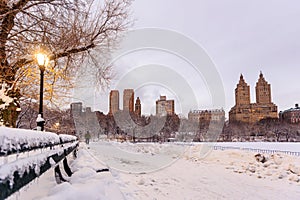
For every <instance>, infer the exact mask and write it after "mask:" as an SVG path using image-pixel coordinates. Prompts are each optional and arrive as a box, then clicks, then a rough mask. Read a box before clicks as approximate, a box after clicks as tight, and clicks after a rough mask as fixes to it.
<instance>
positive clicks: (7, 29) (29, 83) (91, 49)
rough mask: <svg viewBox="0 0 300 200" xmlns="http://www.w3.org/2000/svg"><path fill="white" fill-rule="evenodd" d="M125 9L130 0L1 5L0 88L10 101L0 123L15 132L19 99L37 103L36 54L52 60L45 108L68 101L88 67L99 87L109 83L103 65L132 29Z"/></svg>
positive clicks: (6, 1) (16, 0)
mask: <svg viewBox="0 0 300 200" xmlns="http://www.w3.org/2000/svg"><path fill="white" fill-rule="evenodd" d="M129 5H130V0H98V1H94V0H0V84H1V85H4V87H0V88H4V91H3V92H2V93H3V95H2V96H3V97H4V96H5V97H9V98H11V99H13V101H10V102H9V103H7V101H4V100H3V99H0V104H1V106H0V121H2V122H3V123H4V124H5V125H7V126H15V121H16V119H17V115H18V107H19V98H20V97H21V96H25V97H26V98H32V99H38V98H37V96H38V93H39V89H38V87H39V81H40V79H39V68H38V66H37V63H36V61H35V56H34V55H35V54H36V53H37V52H39V51H43V52H44V53H46V54H47V55H48V56H49V59H50V62H49V65H48V66H47V68H46V71H45V100H47V101H49V102H53V103H57V102H58V101H56V100H57V97H59V98H61V97H64V96H66V95H67V94H68V91H69V89H70V88H72V87H73V86H74V81H75V80H74V77H76V73H77V72H78V71H79V69H82V67H84V66H87V65H88V66H89V69H91V70H92V72H93V74H95V76H96V77H97V78H96V79H95V80H97V83H98V84H99V85H103V84H106V83H108V81H109V79H110V68H111V67H110V66H107V64H106V62H105V61H106V60H107V58H108V56H109V52H110V50H112V48H113V47H114V45H115V44H116V42H117V41H118V38H119V37H120V35H121V33H122V32H123V31H125V30H126V29H127V28H128V26H129V24H130V22H129V20H128V12H129ZM2 96H1V97H2ZM1 97H0V98H1Z"/></svg>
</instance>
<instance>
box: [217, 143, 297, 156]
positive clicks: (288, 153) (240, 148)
mask: <svg viewBox="0 0 300 200" xmlns="http://www.w3.org/2000/svg"><path fill="white" fill-rule="evenodd" d="M213 148H214V150H222V151H224V150H228V149H232V150H243V151H251V152H256V153H267V154H276V153H282V154H287V155H291V156H300V152H296V151H283V150H275V149H257V148H243V147H233V146H226V147H224V146H217V145H216V146H214V147H213Z"/></svg>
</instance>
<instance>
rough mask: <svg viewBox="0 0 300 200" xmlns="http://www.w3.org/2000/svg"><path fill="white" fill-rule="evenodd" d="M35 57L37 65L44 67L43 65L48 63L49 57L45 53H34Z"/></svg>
mask: <svg viewBox="0 0 300 200" xmlns="http://www.w3.org/2000/svg"><path fill="white" fill-rule="evenodd" d="M35 57H36V60H37V63H38V65H39V66H43V67H45V66H47V65H48V63H49V58H48V57H47V55H46V54H43V53H37V54H36V55H35Z"/></svg>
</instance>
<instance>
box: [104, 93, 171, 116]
mask: <svg viewBox="0 0 300 200" xmlns="http://www.w3.org/2000/svg"><path fill="white" fill-rule="evenodd" d="M119 96H120V95H119V91H118V90H111V91H110V94H109V114H115V113H116V112H118V111H119V110H120V105H119ZM174 108H175V103H174V100H167V97H166V96H160V99H158V100H157V101H156V115H157V116H166V115H174V114H175V112H174V110H175V109H174ZM123 110H124V111H128V112H130V113H135V114H136V115H138V116H141V114H142V105H141V100H140V98H139V97H137V99H136V101H135V104H134V90H133V89H125V90H124V91H123Z"/></svg>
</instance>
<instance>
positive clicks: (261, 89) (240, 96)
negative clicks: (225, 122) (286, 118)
mask: <svg viewBox="0 0 300 200" xmlns="http://www.w3.org/2000/svg"><path fill="white" fill-rule="evenodd" d="M255 91H256V103H251V102H250V87H249V85H248V84H247V83H246V82H245V80H244V77H243V75H241V76H240V80H239V83H238V84H237V87H236V89H235V106H234V107H232V108H231V110H230V111H229V122H246V123H255V122H258V121H260V120H262V119H267V118H278V112H277V106H276V105H275V104H274V103H273V102H272V99H271V86H270V84H269V83H268V82H267V81H266V80H265V78H264V76H263V74H262V73H260V75H259V79H258V81H257V83H256V87H255Z"/></svg>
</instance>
